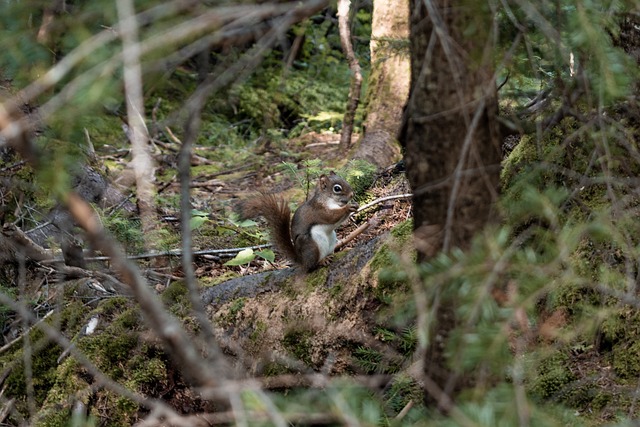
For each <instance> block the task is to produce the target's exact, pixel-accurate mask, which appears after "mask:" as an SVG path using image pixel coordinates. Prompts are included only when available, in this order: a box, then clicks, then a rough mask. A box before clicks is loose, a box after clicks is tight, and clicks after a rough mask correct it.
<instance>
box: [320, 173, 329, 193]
mask: <svg viewBox="0 0 640 427" xmlns="http://www.w3.org/2000/svg"><path fill="white" fill-rule="evenodd" d="M328 181H329V179H328V178H327V175H325V174H322V175H320V178H318V185H319V186H320V188H322V189H323V190H324V189H325V188H327V185H329V182H328Z"/></svg>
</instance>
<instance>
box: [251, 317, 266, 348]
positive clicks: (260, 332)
mask: <svg viewBox="0 0 640 427" xmlns="http://www.w3.org/2000/svg"><path fill="white" fill-rule="evenodd" d="M253 328H254V329H253V331H252V332H251V334H249V340H251V342H252V343H254V344H260V342H261V341H262V337H263V336H264V334H265V332H267V328H268V325H267V324H266V323H265V322H263V321H262V320H258V321H256V322H255V323H254V324H253Z"/></svg>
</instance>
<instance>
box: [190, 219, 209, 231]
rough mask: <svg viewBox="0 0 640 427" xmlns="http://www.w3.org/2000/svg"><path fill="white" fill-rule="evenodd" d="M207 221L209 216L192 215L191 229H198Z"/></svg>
mask: <svg viewBox="0 0 640 427" xmlns="http://www.w3.org/2000/svg"><path fill="white" fill-rule="evenodd" d="M206 221H207V217H204V216H192V217H191V220H190V221H189V227H191V230H196V229H198V228H199V227H200V226H202V224H204V223H205V222H206Z"/></svg>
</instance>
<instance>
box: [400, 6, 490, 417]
mask: <svg viewBox="0 0 640 427" xmlns="http://www.w3.org/2000/svg"><path fill="white" fill-rule="evenodd" d="M483 7H485V8H486V7H487V6H486V5H481V4H477V5H475V4H472V3H470V2H466V3H463V4H460V3H459V2H453V1H450V0H437V1H431V2H423V1H421V0H411V9H410V10H411V24H410V25H411V36H410V39H411V53H412V58H411V79H412V81H411V94H410V99H409V102H408V104H407V109H406V112H405V121H404V126H403V129H402V133H401V135H400V137H401V142H402V143H403V144H404V147H405V156H404V158H405V161H406V167H407V177H408V179H409V182H410V184H411V187H412V189H413V193H414V196H413V212H414V237H415V245H416V249H417V251H418V258H419V260H425V259H427V258H430V257H432V256H434V255H435V254H437V253H438V252H441V251H445V252H448V251H450V250H451V249H453V248H461V249H466V248H468V246H469V244H470V242H471V240H472V238H473V236H474V235H475V234H476V233H477V232H478V231H479V230H481V229H482V228H483V227H484V226H485V224H486V223H487V222H488V221H489V219H490V215H491V212H492V205H493V202H494V201H495V200H496V198H497V195H498V179H499V165H500V160H501V153H500V138H499V127H498V121H497V93H496V86H495V81H494V76H493V70H492V65H491V57H490V54H489V53H490V52H491V50H492V45H491V43H492V35H491V32H490V29H491V28H493V26H492V19H493V18H492V14H491V12H490V11H489V10H483ZM429 295H431V300H430V301H428V302H427V304H426V305H425V306H423V307H419V308H418V310H419V311H420V310H422V311H423V312H426V311H427V310H435V320H434V321H433V324H432V329H431V333H430V334H429V336H431V337H432V339H431V342H429V343H424V346H425V348H424V349H423V350H424V353H423V360H422V362H423V368H424V375H425V384H427V383H429V384H431V385H435V387H426V388H427V393H429V394H430V397H431V398H432V399H436V400H437V401H438V402H439V404H440V405H441V407H443V406H445V407H444V409H447V408H446V406H447V405H446V402H450V394H452V393H453V392H454V391H455V390H456V389H457V387H456V384H460V381H459V379H458V378H457V377H456V375H454V374H452V373H451V371H450V368H449V367H448V364H447V361H446V357H445V353H444V347H445V345H446V342H447V339H448V336H449V333H450V331H451V330H452V328H453V327H454V326H455V325H456V318H455V301H452V300H451V299H449V300H447V299H446V298H445V297H444V296H443V295H444V293H438V292H437V291H433V292H432V291H430V293H429ZM434 390H440V393H439V395H434ZM427 400H429V399H427Z"/></svg>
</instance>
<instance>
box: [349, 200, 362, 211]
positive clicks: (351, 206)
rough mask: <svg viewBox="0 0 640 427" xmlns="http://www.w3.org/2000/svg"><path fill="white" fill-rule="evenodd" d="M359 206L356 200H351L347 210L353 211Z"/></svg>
mask: <svg viewBox="0 0 640 427" xmlns="http://www.w3.org/2000/svg"><path fill="white" fill-rule="evenodd" d="M359 207H360V205H358V204H357V203H356V202H351V203H349V212H355V211H357V210H358V208H359Z"/></svg>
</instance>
